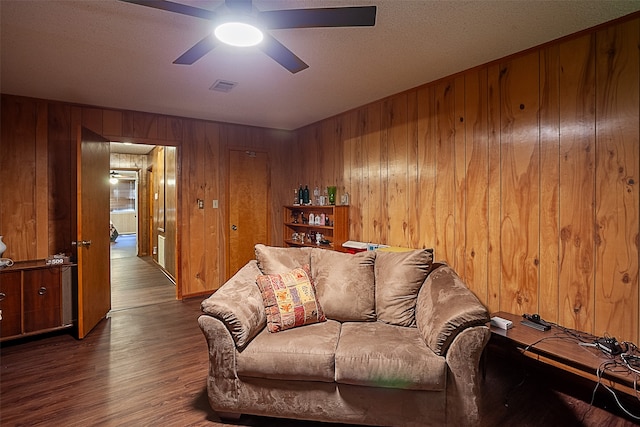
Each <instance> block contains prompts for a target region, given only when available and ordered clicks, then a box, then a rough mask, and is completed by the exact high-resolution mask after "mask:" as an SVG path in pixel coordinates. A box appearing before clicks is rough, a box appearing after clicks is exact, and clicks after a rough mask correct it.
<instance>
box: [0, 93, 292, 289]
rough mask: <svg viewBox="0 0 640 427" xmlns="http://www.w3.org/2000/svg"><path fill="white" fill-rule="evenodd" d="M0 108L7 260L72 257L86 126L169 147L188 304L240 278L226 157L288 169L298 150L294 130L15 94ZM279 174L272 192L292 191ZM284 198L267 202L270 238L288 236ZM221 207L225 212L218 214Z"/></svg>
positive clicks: (0, 206)
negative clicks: (232, 263)
mask: <svg viewBox="0 0 640 427" xmlns="http://www.w3.org/2000/svg"><path fill="white" fill-rule="evenodd" d="M1 102H2V117H1V120H2V128H1V132H2V134H1V140H0V180H1V182H3V183H5V184H3V185H1V186H0V235H3V236H4V241H5V243H6V244H7V247H8V249H7V251H6V253H5V255H4V256H6V257H10V258H12V259H14V260H26V259H38V258H45V257H46V256H47V255H49V254H52V253H58V252H65V253H70V252H71V241H72V240H75V239H74V238H73V236H71V229H72V227H71V224H72V221H74V218H75V214H74V209H75V205H74V199H73V197H72V179H73V177H72V173H73V164H72V159H75V135H76V131H75V130H76V129H77V127H78V126H80V125H83V126H85V127H87V128H89V129H91V130H92V131H94V132H96V133H99V134H101V135H104V136H105V137H106V138H108V139H110V140H112V141H120V142H126V141H135V142H138V143H145V144H152V145H159V146H166V147H168V148H169V149H168V150H166V151H167V153H168V155H167V153H165V157H169V158H170V159H171V160H172V162H173V163H172V164H175V166H171V167H170V170H168V171H167V172H168V173H170V174H171V175H172V176H176V177H178V179H179V181H178V182H177V183H176V186H175V187H172V186H170V188H169V189H168V191H166V192H165V194H164V197H165V201H166V200H167V199H168V200H170V201H171V206H172V207H171V211H170V212H166V215H167V218H168V221H169V222H170V223H171V224H177V227H175V232H172V233H174V234H173V235H172V236H171V239H172V240H175V241H177V250H178V255H177V267H176V268H175V271H176V272H177V280H178V282H179V287H178V293H179V296H181V297H182V296H193V295H204V294H207V293H211V292H212V291H213V290H215V289H217V288H219V287H220V286H221V285H222V284H223V283H224V281H225V280H226V278H227V277H228V276H229V275H230V274H232V273H233V272H227V271H225V265H226V262H225V260H226V233H227V232H228V230H227V227H226V226H225V225H224V224H225V222H226V218H225V212H226V201H227V200H228V197H229V195H228V194H227V193H226V188H227V183H226V181H227V170H228V159H227V153H228V150H229V149H230V148H234V149H257V148H260V149H261V150H262V151H266V152H268V153H269V158H270V159H271V161H272V162H274V163H276V162H277V163H276V164H277V165H281V164H287V163H289V161H290V159H291V157H290V151H291V149H292V147H293V146H294V144H293V142H294V135H293V133H292V132H287V131H277V130H271V129H263V128H254V127H249V126H239V125H231V124H224V123H215V122H205V121H200V120H192V119H187V118H178V117H168V116H162V115H157V114H150V113H141V112H131V111H118V110H112V109H103V108H97V107H87V106H77V105H71V104H67V103H62V102H53V101H46V100H39V99H31V98H24V97H18V96H12V95H2V97H1ZM173 147H176V148H175V149H174V148H173ZM271 169H272V171H274V176H273V177H271V179H270V181H271V182H272V183H274V188H284V185H285V182H286V178H285V177H283V176H282V175H281V173H280V171H281V168H280V167H279V166H278V167H273V168H271ZM107 173H108V172H107ZM283 197H284V194H282V195H280V194H279V193H277V192H275V193H274V194H271V195H270V198H269V203H270V207H271V210H272V212H274V213H275V215H274V222H273V223H272V224H271V225H270V226H271V227H272V232H271V235H272V236H280V235H281V231H280V228H279V227H280V224H281V221H282V218H281V216H282V209H281V206H282V204H284V203H285V200H284V198H283ZM198 199H202V200H204V206H205V208H204V209H198V205H197V200H198ZM214 199H217V200H218V201H219V208H218V209H214V208H213V206H212V200H214ZM175 206H177V209H175V208H174V207H175ZM275 243H276V242H274V244H275ZM173 247H174V246H172V248H173ZM170 249H171V248H170Z"/></svg>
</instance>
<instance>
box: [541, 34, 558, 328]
mask: <svg viewBox="0 0 640 427" xmlns="http://www.w3.org/2000/svg"><path fill="white" fill-rule="evenodd" d="M558 59H559V58H558V46H550V47H548V48H546V49H542V50H541V51H540V172H541V173H540V288H539V294H538V295H539V301H538V307H537V313H539V314H540V316H542V317H543V318H544V319H548V320H549V321H553V322H557V321H558V313H559V308H560V301H559V300H558V292H559V288H560V284H559V282H558V257H559V242H560V238H559V237H560V229H559V226H558V224H559V218H558V215H559V209H560V200H559V191H560V189H559V184H560V183H559V180H558V175H559V169H560V151H559V150H560V123H559V120H560V113H559V111H558V92H559V81H558V77H559V71H560V68H559V63H558Z"/></svg>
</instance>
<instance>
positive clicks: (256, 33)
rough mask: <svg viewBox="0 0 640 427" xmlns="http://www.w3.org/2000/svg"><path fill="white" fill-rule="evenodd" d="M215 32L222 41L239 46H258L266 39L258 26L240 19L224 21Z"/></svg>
mask: <svg viewBox="0 0 640 427" xmlns="http://www.w3.org/2000/svg"><path fill="white" fill-rule="evenodd" d="M213 34H214V35H215V36H216V38H217V39H218V40H220V41H221V42H222V43H226V44H228V45H231V46H237V47H249V46H256V45H258V44H260V42H262V40H263V39H264V34H262V31H261V30H260V29H259V28H258V27H256V26H255V25H253V24H251V23H250V22H244V21H240V20H234V21H228V22H223V23H222V24H220V25H218V26H216V28H215V30H214V31H213Z"/></svg>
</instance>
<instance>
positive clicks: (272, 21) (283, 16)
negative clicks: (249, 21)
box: [259, 6, 377, 30]
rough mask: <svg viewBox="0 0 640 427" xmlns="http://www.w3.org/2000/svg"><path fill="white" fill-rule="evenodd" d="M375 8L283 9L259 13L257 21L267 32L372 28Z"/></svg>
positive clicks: (374, 20)
mask: <svg viewBox="0 0 640 427" xmlns="http://www.w3.org/2000/svg"><path fill="white" fill-rule="evenodd" d="M376 9H377V8H376V6H353V7H330V8H318V9H283V10H269V11H264V12H260V14H259V19H260V22H262V23H263V25H264V26H265V28H267V29H269V30H277V29H285V28H314V27H372V26H374V25H375V24H376Z"/></svg>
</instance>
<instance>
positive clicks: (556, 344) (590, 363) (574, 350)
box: [491, 311, 640, 396]
mask: <svg viewBox="0 0 640 427" xmlns="http://www.w3.org/2000/svg"><path fill="white" fill-rule="evenodd" d="M491 316H492V317H493V316H498V317H502V318H504V319H507V320H510V321H512V322H513V327H512V328H511V329H508V330H504V329H500V328H497V327H495V326H491V334H492V339H496V341H498V342H500V341H501V340H503V341H504V342H505V343H506V344H509V345H511V346H515V347H517V348H518V349H520V350H521V351H522V350H524V349H526V351H524V353H523V354H524V355H526V356H529V357H533V358H535V359H537V360H539V361H541V362H544V363H548V364H551V365H554V366H556V367H559V368H561V369H565V370H567V371H570V372H573V373H575V374H578V375H581V376H583V377H585V378H588V379H591V380H593V381H596V382H597V381H598V379H597V371H598V369H599V368H601V366H602V365H603V364H604V363H607V362H612V361H613V360H614V359H613V358H612V357H611V356H608V355H605V354H604V353H603V352H602V351H601V350H599V349H597V348H595V347H588V346H582V345H579V340H578V338H576V337H575V336H573V335H572V334H571V333H570V332H567V330H565V329H563V328H560V327H557V326H552V327H551V329H550V330H548V331H539V330H537V329H533V328H531V327H529V326H525V325H522V324H521V323H520V321H521V320H523V318H522V316H517V315H515V314H511V313H506V312H503V311H500V312H497V313H494V314H492V315H491ZM568 331H571V332H573V333H575V334H578V335H579V336H581V337H584V341H585V342H589V337H591V338H592V339H593V340H595V338H596V337H593V336H591V335H589V334H587V333H584V332H580V331H573V330H568ZM618 360H619V357H618ZM600 376H601V378H603V379H606V380H608V381H607V382H606V384H607V385H608V386H609V387H612V388H615V389H616V390H620V391H623V392H625V393H629V394H631V395H634V396H635V391H634V389H633V386H634V380H636V379H638V377H640V376H639V375H636V374H634V373H632V372H630V371H627V370H625V371H624V372H611V371H608V370H605V371H604V372H601V375H600Z"/></svg>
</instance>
